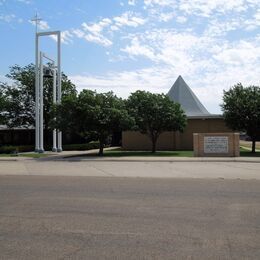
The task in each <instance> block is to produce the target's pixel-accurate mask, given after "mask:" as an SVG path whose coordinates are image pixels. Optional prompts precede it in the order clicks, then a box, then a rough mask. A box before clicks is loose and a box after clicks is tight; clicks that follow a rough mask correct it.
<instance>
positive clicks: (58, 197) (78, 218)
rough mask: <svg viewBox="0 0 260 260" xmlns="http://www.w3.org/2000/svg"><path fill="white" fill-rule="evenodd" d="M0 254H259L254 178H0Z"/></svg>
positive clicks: (259, 205)
mask: <svg viewBox="0 0 260 260" xmlns="http://www.w3.org/2000/svg"><path fill="white" fill-rule="evenodd" d="M129 167H130V166H129ZM134 167H135V166H134ZM154 167H155V168H156V169H157V171H159V170H158V168H157V166H156V165H154ZM165 167H166V166H165ZM178 167H180V165H179V166H178ZM137 168H138V167H137ZM183 169H184V168H183ZM248 169H251V166H250V165H248ZM108 170H110V169H108ZM162 170H164V168H162ZM179 170H180V169H179ZM39 171H42V169H40V168H39ZM122 171H125V170H124V169H122ZM195 171H196V169H195ZM209 174H211V172H210V171H209ZM0 252H1V254H0V259H26V260H27V259H259V258H260V181H259V180H245V179H244V180H241V179H240V180H238V179H233V180H231V179H230V180H226V179H189V178H186V179H177V178H165V179H162V178H120V177H119V178H111V177H69V176H67V177H57V176H56V177H53V176H0Z"/></svg>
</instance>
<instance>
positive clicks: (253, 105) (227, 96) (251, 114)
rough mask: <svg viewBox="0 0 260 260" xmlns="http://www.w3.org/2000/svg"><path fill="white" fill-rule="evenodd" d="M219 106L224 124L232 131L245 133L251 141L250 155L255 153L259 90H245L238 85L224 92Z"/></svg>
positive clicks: (259, 129)
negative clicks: (222, 113)
mask: <svg viewBox="0 0 260 260" xmlns="http://www.w3.org/2000/svg"><path fill="white" fill-rule="evenodd" d="M221 106H222V110H223V112H224V118H225V121H226V124H227V125H228V126H229V127H231V128H232V129H233V130H237V131H245V132H246V133H247V135H248V136H249V137H250V138H251V139H252V153H255V142H256V141H257V140H258V139H259V138H260V88H259V87H257V86H250V87H247V88H245V87H243V86H242V84H241V83H238V84H237V85H235V86H233V87H232V88H231V89H230V90H228V91H224V96H223V104H222V105H221Z"/></svg>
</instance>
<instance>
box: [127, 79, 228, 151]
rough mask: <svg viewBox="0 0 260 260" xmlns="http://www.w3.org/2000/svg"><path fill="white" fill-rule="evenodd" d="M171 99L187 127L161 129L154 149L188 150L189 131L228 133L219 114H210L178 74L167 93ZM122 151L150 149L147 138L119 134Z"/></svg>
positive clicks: (131, 132) (191, 147) (132, 133)
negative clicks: (179, 110) (184, 116)
mask: <svg viewBox="0 0 260 260" xmlns="http://www.w3.org/2000/svg"><path fill="white" fill-rule="evenodd" d="M167 95H168V96H169V97H170V99H171V100H173V101H174V102H177V103H179V104H180V105H181V107H182V109H183V110H184V111H185V113H186V116H187V121H188V122H187V126H186V128H185V129H184V132H183V133H180V132H178V131H177V132H173V131H172V132H164V133H162V134H161V136H160V137H159V139H158V142H157V150H168V151H171V150H192V149H193V133H225V132H232V130H231V129H229V128H228V127H227V126H226V125H225V122H224V119H223V116H222V115H215V114H210V113H209V112H208V111H207V109H206V108H205V107H204V106H203V105H202V103H201V102H200V101H199V99H198V98H197V97H196V95H195V94H194V93H193V91H192V90H191V88H190V87H189V86H188V85H187V84H186V82H185V81H184V80H183V78H182V77H181V76H179V77H178V78H177V80H176V81H175V83H174V84H173V86H172V88H171V89H170V91H169V92H168V94H167ZM122 148H123V149H124V150H151V141H150V139H149V138H148V137H147V136H146V135H143V134H141V133H140V132H138V131H125V132H123V133H122Z"/></svg>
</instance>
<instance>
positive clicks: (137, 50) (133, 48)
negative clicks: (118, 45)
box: [121, 37, 156, 60]
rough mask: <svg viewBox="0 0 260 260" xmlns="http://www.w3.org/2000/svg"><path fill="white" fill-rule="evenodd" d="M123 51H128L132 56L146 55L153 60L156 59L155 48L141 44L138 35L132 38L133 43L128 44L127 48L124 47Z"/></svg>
mask: <svg viewBox="0 0 260 260" xmlns="http://www.w3.org/2000/svg"><path fill="white" fill-rule="evenodd" d="M121 51H123V52H126V53H128V54H129V55H130V56H144V57H147V58H149V59H151V60H155V59H156V57H155V55H154V53H153V49H152V48H150V47H149V46H145V45H142V44H140V41H139V39H138V38H137V37H135V38H133V39H132V41H131V45H127V46H126V47H125V48H122V49H121Z"/></svg>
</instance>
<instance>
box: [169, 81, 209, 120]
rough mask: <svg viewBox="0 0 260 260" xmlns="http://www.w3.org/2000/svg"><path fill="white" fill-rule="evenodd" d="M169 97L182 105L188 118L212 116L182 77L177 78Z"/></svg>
mask: <svg viewBox="0 0 260 260" xmlns="http://www.w3.org/2000/svg"><path fill="white" fill-rule="evenodd" d="M167 95H168V96H169V97H170V99H171V100H173V101H174V102H178V103H179V104H180V105H181V107H182V109H183V110H184V111H185V113H186V115H187V116H209V115H210V113H209V112H208V111H207V109H206V108H205V107H204V106H203V105H202V104H201V102H200V101H199V99H198V98H197V97H196V95H195V94H194V93H193V91H192V90H191V89H190V87H189V86H188V85H187V84H186V82H185V81H184V79H183V78H182V77H181V76H179V77H178V78H177V80H176V81H175V83H174V84H173V86H172V88H171V89H170V91H169V92H168V94H167Z"/></svg>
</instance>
